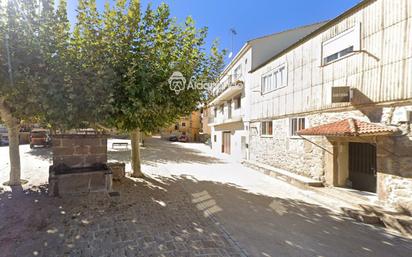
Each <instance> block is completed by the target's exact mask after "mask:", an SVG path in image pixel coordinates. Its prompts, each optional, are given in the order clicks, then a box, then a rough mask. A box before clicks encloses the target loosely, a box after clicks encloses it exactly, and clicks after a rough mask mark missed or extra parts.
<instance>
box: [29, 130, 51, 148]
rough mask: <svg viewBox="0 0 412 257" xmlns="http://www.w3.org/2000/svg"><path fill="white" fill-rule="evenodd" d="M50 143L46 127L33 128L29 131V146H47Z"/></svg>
mask: <svg viewBox="0 0 412 257" xmlns="http://www.w3.org/2000/svg"><path fill="white" fill-rule="evenodd" d="M50 145H51V137H50V132H49V130H47V129H33V130H32V131H31V132H30V148H34V147H35V146H43V147H49V146H50Z"/></svg>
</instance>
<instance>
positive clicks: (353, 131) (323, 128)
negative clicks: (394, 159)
mask: <svg viewBox="0 0 412 257" xmlns="http://www.w3.org/2000/svg"><path fill="white" fill-rule="evenodd" d="M396 131H398V129H396V128H393V127H388V126H383V125H380V124H376V123H369V122H364V121H359V120H355V119H346V120H342V121H337V122H333V123H328V124H324V125H320V126H316V127H312V128H307V129H303V130H300V131H298V132H297V133H298V135H301V136H373V135H384V134H385V135H387V134H393V133H395V132H396Z"/></svg>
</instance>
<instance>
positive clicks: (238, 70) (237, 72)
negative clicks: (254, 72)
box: [233, 64, 243, 82]
mask: <svg viewBox="0 0 412 257" xmlns="http://www.w3.org/2000/svg"><path fill="white" fill-rule="evenodd" d="M242 75H243V72H242V64H239V65H238V66H237V67H236V68H235V69H234V70H233V79H234V80H235V82H236V80H239V79H240V78H241V77H242Z"/></svg>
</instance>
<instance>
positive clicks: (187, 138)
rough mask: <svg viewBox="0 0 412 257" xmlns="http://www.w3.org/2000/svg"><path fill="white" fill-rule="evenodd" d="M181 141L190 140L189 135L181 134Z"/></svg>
mask: <svg viewBox="0 0 412 257" xmlns="http://www.w3.org/2000/svg"><path fill="white" fill-rule="evenodd" d="M178 140H179V142H185V143H186V142H189V137H188V136H186V135H181V136H180V137H179V139H178Z"/></svg>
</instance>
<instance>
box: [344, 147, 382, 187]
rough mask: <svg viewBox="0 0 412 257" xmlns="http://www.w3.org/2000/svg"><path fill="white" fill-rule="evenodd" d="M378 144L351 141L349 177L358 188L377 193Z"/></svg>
mask: <svg viewBox="0 0 412 257" xmlns="http://www.w3.org/2000/svg"><path fill="white" fill-rule="evenodd" d="M376 169H377V167H376V146H375V145H373V144H368V143H349V179H350V181H352V187H353V188H354V189H357V190H362V191H368V192H373V193H376Z"/></svg>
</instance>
